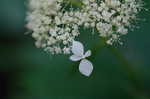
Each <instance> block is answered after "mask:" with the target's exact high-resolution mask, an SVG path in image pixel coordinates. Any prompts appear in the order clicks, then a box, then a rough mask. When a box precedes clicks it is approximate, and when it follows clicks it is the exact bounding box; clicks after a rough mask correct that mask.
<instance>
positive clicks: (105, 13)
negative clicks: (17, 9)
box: [26, 0, 143, 63]
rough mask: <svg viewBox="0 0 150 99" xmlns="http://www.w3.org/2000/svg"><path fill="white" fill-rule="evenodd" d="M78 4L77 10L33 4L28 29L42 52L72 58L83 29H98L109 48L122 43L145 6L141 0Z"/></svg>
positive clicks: (61, 2)
mask: <svg viewBox="0 0 150 99" xmlns="http://www.w3.org/2000/svg"><path fill="white" fill-rule="evenodd" d="M71 1H74V0H71ZM76 2H77V1H76ZM78 2H80V3H81V5H80V7H78V8H76V7H72V6H73V4H71V2H70V0H29V11H28V13H27V18H26V20H27V25H26V26H27V28H28V29H29V30H30V31H32V37H33V38H34V39H35V45H36V46H37V47H38V48H43V49H44V50H45V51H48V52H50V53H52V54H70V53H71V46H72V44H73V41H75V39H76V38H77V37H78V36H80V28H81V27H85V29H86V28H92V29H94V30H95V31H96V32H97V33H98V34H96V33H95V35H97V36H98V37H103V38H107V41H106V43H107V44H109V45H113V43H114V42H118V43H121V42H120V37H121V36H123V35H126V34H127V33H128V30H129V28H131V27H132V26H133V25H134V24H132V22H133V21H136V19H137V14H138V13H139V11H140V10H141V9H142V6H143V3H142V1H141V0H79V1H78ZM90 36H91V35H90ZM81 63H82V62H81Z"/></svg>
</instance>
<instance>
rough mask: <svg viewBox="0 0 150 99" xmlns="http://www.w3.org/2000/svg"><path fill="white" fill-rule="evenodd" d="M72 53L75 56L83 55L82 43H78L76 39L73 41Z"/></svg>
mask: <svg viewBox="0 0 150 99" xmlns="http://www.w3.org/2000/svg"><path fill="white" fill-rule="evenodd" d="M72 53H73V54H74V55H76V56H83V53H84V47H83V45H82V43H80V42H78V41H73V45H72Z"/></svg>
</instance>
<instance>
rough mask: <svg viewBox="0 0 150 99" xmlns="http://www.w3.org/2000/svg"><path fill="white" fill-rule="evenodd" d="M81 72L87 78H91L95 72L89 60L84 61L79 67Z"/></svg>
mask: <svg viewBox="0 0 150 99" xmlns="http://www.w3.org/2000/svg"><path fill="white" fill-rule="evenodd" d="M79 71H80V72H81V74H83V75H85V76H88V77H89V76H90V75H91V73H92V71H93V65H92V63H91V62H90V61H88V60H87V59H83V60H82V61H81V62H80V65H79Z"/></svg>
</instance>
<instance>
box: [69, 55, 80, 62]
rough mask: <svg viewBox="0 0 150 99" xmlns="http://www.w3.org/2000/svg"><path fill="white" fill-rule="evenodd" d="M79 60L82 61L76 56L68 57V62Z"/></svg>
mask: <svg viewBox="0 0 150 99" xmlns="http://www.w3.org/2000/svg"><path fill="white" fill-rule="evenodd" d="M81 59H82V57H80V56H76V55H72V56H70V60H72V61H79V60H81Z"/></svg>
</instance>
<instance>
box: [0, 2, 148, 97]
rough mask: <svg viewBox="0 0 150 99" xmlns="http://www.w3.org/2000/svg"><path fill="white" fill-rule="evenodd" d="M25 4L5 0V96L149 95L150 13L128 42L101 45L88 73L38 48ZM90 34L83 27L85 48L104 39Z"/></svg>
mask: <svg viewBox="0 0 150 99" xmlns="http://www.w3.org/2000/svg"><path fill="white" fill-rule="evenodd" d="M144 1H145V3H146V5H145V7H146V8H148V9H149V8H150V1H149V0H144ZM26 3H27V1H25V0H0V99H1V98H4V99H6V98H8V99H30V98H31V99H34V98H36V99H84V98H85V99H150V96H148V95H149V94H150V84H149V83H150V72H149V71H150V61H149V59H150V54H149V51H150V40H149V36H150V33H149V28H150V12H146V11H143V12H141V13H140V14H139V17H140V18H141V19H145V20H146V21H139V22H138V24H137V25H138V26H139V27H140V28H139V29H136V30H134V31H130V32H129V34H128V35H127V36H125V37H124V38H123V41H124V45H123V46H115V47H114V48H112V47H108V46H106V47H102V48H101V49H100V50H99V52H98V53H97V55H96V56H95V58H94V59H93V60H92V62H93V64H94V72H93V74H92V76H91V77H89V78H87V77H84V76H82V75H81V74H80V73H79V72H78V71H77V70H78V64H76V65H75V64H74V63H73V62H71V61H69V59H68V56H64V55H58V56H53V55H50V54H49V53H46V52H44V51H43V50H42V49H37V48H36V47H35V46H34V40H33V39H32V38H31V37H30V35H25V34H24V33H25V32H26V31H27V29H26V28H25V15H26V10H27V8H26ZM90 33H91V30H84V29H83V30H82V33H81V36H80V37H79V38H78V39H79V40H80V41H81V42H83V43H84V44H85V46H86V49H89V48H90V49H91V48H92V47H93V45H94V44H95V43H97V42H100V41H101V39H100V38H98V37H97V36H92V35H91V34H90ZM87 42H88V43H87ZM130 70H131V71H130ZM132 73H134V74H133V75H134V76H133V75H132ZM133 77H134V78H133Z"/></svg>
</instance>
